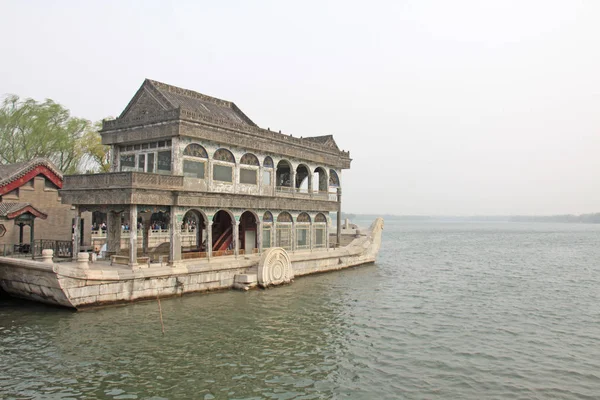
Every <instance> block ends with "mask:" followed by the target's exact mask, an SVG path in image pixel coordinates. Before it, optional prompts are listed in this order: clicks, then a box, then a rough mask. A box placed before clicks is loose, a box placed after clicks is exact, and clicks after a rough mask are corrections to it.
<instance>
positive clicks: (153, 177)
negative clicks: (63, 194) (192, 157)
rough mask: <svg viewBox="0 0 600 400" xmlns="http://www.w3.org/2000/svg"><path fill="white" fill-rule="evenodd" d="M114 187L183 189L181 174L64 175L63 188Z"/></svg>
mask: <svg viewBox="0 0 600 400" xmlns="http://www.w3.org/2000/svg"><path fill="white" fill-rule="evenodd" d="M114 188H134V189H161V190H180V189H183V176H176V175H162V174H149V173H145V172H109V173H105V174H86V175H67V176H65V177H64V185H63V189H64V190H77V189H114Z"/></svg>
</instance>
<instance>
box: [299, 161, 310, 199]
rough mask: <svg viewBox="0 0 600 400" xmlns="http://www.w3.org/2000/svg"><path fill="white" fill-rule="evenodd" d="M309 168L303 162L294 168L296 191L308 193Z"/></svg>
mask: <svg viewBox="0 0 600 400" xmlns="http://www.w3.org/2000/svg"><path fill="white" fill-rule="evenodd" d="M311 186H312V185H311V182H310V170H309V169H308V167H307V166H306V165H304V164H300V165H298V168H296V191H297V192H301V193H309V192H310V189H312V187H311Z"/></svg>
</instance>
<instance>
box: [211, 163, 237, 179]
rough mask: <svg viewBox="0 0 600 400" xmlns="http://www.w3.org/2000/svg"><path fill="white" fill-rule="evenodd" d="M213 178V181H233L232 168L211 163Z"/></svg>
mask: <svg viewBox="0 0 600 400" xmlns="http://www.w3.org/2000/svg"><path fill="white" fill-rule="evenodd" d="M213 179H214V180H215V181H222V182H233V169H232V168H231V167H227V166H225V165H216V164H215V165H213Z"/></svg>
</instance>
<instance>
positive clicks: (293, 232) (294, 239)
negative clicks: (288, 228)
mask: <svg viewBox="0 0 600 400" xmlns="http://www.w3.org/2000/svg"><path fill="white" fill-rule="evenodd" d="M293 219H294V217H292V220H293ZM291 237H292V251H296V224H295V223H294V222H292V234H291Z"/></svg>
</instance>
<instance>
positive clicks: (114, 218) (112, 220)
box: [106, 211, 121, 255]
mask: <svg viewBox="0 0 600 400" xmlns="http://www.w3.org/2000/svg"><path fill="white" fill-rule="evenodd" d="M120 250H121V213H118V212H115V211H108V212H107V213H106V252H107V254H109V255H113V254H117V253H118V252H119V251H120Z"/></svg>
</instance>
